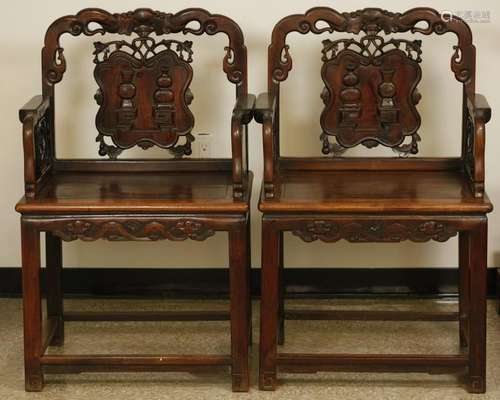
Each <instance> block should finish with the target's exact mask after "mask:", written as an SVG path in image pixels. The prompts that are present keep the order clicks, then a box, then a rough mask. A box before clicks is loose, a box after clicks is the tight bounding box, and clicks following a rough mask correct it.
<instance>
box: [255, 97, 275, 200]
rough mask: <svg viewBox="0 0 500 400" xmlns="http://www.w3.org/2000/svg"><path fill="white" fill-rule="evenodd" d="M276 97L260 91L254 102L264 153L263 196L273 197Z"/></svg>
mask: <svg viewBox="0 0 500 400" xmlns="http://www.w3.org/2000/svg"><path fill="white" fill-rule="evenodd" d="M276 112H277V104H276V98H275V97H274V96H272V95H271V94H270V93H261V94H259V97H257V102H256V103H255V110H254V118H255V121H257V122H258V123H260V124H262V144H263V153H264V196H265V197H266V198H273V197H274V170H275V166H276V162H275V161H276V160H277V158H278V143H277V141H278V140H279V139H278V133H277V132H275V130H276V128H277V125H276V123H277V121H276Z"/></svg>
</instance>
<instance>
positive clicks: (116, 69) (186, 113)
mask: <svg viewBox="0 0 500 400" xmlns="http://www.w3.org/2000/svg"><path fill="white" fill-rule="evenodd" d="M191 46H192V42H189V41H185V42H179V41H177V40H162V41H159V42H156V41H155V40H154V39H152V38H150V37H139V38H136V39H134V40H133V41H132V42H131V43H128V42H126V41H112V42H108V43H102V42H97V43H95V51H94V62H95V63H96V68H95V71H94V76H95V78H96V81H97V83H98V85H99V89H98V91H97V93H96V95H95V99H96V101H97V103H98V104H99V106H100V107H99V111H98V113H97V117H96V125H97V129H98V131H99V135H98V136H97V139H96V140H97V141H98V142H99V143H100V147H99V154H100V155H103V156H104V155H108V156H109V157H110V158H116V157H117V156H118V155H119V154H120V153H121V151H122V150H124V149H128V148H130V147H132V146H135V145H138V146H140V147H142V148H143V149H147V148H149V147H151V146H153V145H156V146H159V147H162V148H166V149H170V150H171V151H172V153H173V154H174V155H175V156H182V155H183V154H191V142H192V141H193V140H194V137H193V136H192V135H191V130H192V128H193V126H194V117H193V114H192V113H191V111H190V110H189V108H188V105H189V104H190V103H191V101H192V99H193V95H192V93H191V91H190V90H189V84H190V82H191V79H192V75H193V71H192V68H191V66H190V65H189V62H191V61H192V54H193V52H192V50H191ZM116 77H119V79H116ZM105 137H110V138H111V139H112V141H113V143H114V144H115V145H116V146H112V145H109V144H107V143H106V142H105V139H104V138H105ZM180 137H183V138H184V142H185V144H183V145H180V146H176V147H174V146H175V144H176V143H177V141H178V140H179V138H180Z"/></svg>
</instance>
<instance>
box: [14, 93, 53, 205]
mask: <svg viewBox="0 0 500 400" xmlns="http://www.w3.org/2000/svg"><path fill="white" fill-rule="evenodd" d="M49 106H50V100H49V99H48V98H45V99H44V98H43V96H35V97H33V98H32V99H31V100H30V101H28V102H27V103H26V104H25V105H24V106H23V107H22V108H21V109H20V110H19V119H20V120H21V122H22V124H23V149H24V188H25V189H24V190H25V195H26V196H27V197H32V196H34V195H35V193H36V191H37V189H38V187H39V186H40V185H41V184H42V181H43V180H44V178H45V177H46V176H47V173H48V171H49V170H50V169H51V167H52V141H53V135H52V129H51V126H50V121H49V120H48V118H47V116H46V115H47V111H48V110H49Z"/></svg>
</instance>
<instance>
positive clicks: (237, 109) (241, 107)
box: [233, 94, 255, 125]
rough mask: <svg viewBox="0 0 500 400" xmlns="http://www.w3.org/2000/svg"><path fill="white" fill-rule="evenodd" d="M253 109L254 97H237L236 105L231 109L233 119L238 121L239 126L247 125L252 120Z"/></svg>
mask: <svg viewBox="0 0 500 400" xmlns="http://www.w3.org/2000/svg"><path fill="white" fill-rule="evenodd" d="M254 107H255V95H254V94H246V95H243V96H239V97H238V98H237V99H236V104H235V105H234V108H233V118H236V119H238V120H239V121H240V123H241V124H243V125H246V124H248V123H249V122H250V121H251V120H252V118H253V111H254Z"/></svg>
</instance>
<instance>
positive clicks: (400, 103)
mask: <svg viewBox="0 0 500 400" xmlns="http://www.w3.org/2000/svg"><path fill="white" fill-rule="evenodd" d="M323 45H324V48H323V61H324V64H323V68H322V70H321V76H322V78H323V81H324V82H325V89H324V91H323V93H322V95H321V97H322V99H323V101H324V103H325V108H324V110H323V113H322V115H321V126H322V128H323V134H322V135H321V138H322V140H323V153H324V154H328V153H333V154H334V155H337V154H341V153H343V152H344V151H345V150H346V149H347V148H349V147H353V146H356V145H357V144H359V143H361V144H363V145H364V146H366V147H369V148H371V147H374V146H377V145H378V144H383V145H385V146H389V147H392V148H393V149H394V150H396V151H398V152H400V153H408V152H411V153H413V154H415V153H417V151H418V148H417V141H418V140H419V136H418V134H417V129H418V127H419V126H420V116H419V115H418V112H417V109H416V108H415V105H416V104H417V103H418V101H419V100H420V94H419V93H418V91H417V88H416V86H417V83H418V82H419V81H420V76H421V70H420V67H419V65H418V62H419V61H420V53H421V50H420V42H419V41H413V42H410V41H407V40H395V39H392V40H390V41H387V42H386V41H384V39H383V38H382V37H381V36H377V35H367V36H364V37H362V38H361V39H360V40H359V41H356V40H354V39H340V40H336V41H330V40H328V39H327V40H325V41H324V42H323ZM340 46H342V47H343V49H342V50H341V51H340V52H338V48H339V47H340ZM387 48H389V50H387ZM402 48H403V49H404V48H406V52H405V51H403V50H402ZM328 135H332V136H335V138H336V139H337V142H338V144H337V145H335V144H330V142H329V140H328ZM406 136H411V138H412V141H411V144H410V145H403V146H401V143H402V142H403V140H404V139H405V137H406Z"/></svg>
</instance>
